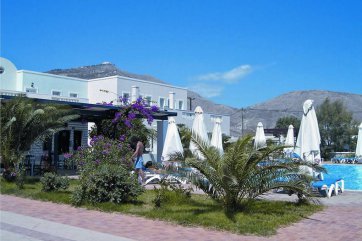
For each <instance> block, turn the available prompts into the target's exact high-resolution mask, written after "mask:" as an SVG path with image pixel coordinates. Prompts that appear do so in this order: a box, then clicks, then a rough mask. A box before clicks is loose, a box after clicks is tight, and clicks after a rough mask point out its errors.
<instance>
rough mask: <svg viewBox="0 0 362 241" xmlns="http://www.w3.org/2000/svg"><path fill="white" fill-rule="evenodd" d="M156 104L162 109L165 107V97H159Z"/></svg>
mask: <svg viewBox="0 0 362 241" xmlns="http://www.w3.org/2000/svg"><path fill="white" fill-rule="evenodd" d="M158 106H159V107H160V108H161V109H163V108H165V98H163V97H160V101H159V102H158Z"/></svg>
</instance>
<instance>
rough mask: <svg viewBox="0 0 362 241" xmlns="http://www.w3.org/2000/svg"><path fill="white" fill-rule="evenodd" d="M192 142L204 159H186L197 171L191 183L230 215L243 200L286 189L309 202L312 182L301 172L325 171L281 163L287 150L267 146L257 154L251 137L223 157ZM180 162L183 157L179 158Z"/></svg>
mask: <svg viewBox="0 0 362 241" xmlns="http://www.w3.org/2000/svg"><path fill="white" fill-rule="evenodd" d="M192 141H193V142H194V143H195V144H196V146H197V147H198V149H199V150H200V152H201V154H202V156H203V159H198V158H196V157H195V156H194V157H192V158H186V160H185V164H186V165H189V166H191V167H193V168H194V169H196V171H193V172H192V173H191V180H192V182H193V184H195V185H196V186H197V187H198V188H200V189H202V190H203V191H204V192H205V193H207V194H208V195H209V196H210V197H212V198H213V199H215V200H217V201H218V202H220V203H221V204H222V205H223V206H224V208H225V210H226V211H227V212H232V211H234V210H235V209H238V207H240V205H241V204H242V201H243V200H251V199H255V198H256V197H258V196H260V195H262V194H264V193H266V192H268V191H270V190H272V189H278V188H284V189H287V190H290V191H293V192H296V193H298V194H299V195H300V196H303V197H306V198H309V197H311V196H312V194H311V188H310V181H311V180H312V178H311V177H310V176H308V175H306V174H304V173H301V172H300V167H301V166H302V165H305V166H309V167H312V168H314V169H317V170H318V171H322V169H323V168H321V167H318V166H316V165H314V164H311V163H306V162H304V161H302V160H297V161H293V160H285V159H284V160H280V159H276V158H275V157H278V156H279V157H281V156H282V150H283V148H285V146H267V147H265V148H262V149H258V150H255V149H254V148H253V145H252V137H251V136H246V137H244V138H240V139H239V140H238V141H237V142H235V143H233V144H231V145H230V147H229V148H228V149H227V150H226V152H225V153H224V154H223V155H221V154H220V153H219V152H218V151H217V150H216V148H214V147H211V146H209V145H207V144H206V143H205V142H203V141H202V140H201V139H200V138H199V137H198V136H192ZM177 158H178V159H179V158H180V157H177Z"/></svg>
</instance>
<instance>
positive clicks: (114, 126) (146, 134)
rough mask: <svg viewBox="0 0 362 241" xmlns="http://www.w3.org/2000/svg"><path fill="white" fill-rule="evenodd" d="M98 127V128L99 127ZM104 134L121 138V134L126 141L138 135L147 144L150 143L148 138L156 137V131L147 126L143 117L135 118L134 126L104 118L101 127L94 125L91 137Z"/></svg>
mask: <svg viewBox="0 0 362 241" xmlns="http://www.w3.org/2000/svg"><path fill="white" fill-rule="evenodd" d="M97 128H98V129H97ZM96 135H103V136H105V137H107V138H109V139H119V138H120V137H121V136H122V138H123V139H124V140H125V141H128V140H130V139H131V137H132V136H138V137H139V138H140V139H141V140H143V143H144V145H145V146H147V145H149V143H148V142H147V141H148V140H152V139H154V138H155V132H154V131H153V130H152V129H150V128H147V126H146V125H145V124H144V123H143V120H142V119H134V120H133V121H132V128H130V127H127V126H124V125H123V124H122V122H117V123H113V121H112V120H102V121H101V123H100V126H99V127H93V130H92V131H91V137H93V136H96Z"/></svg>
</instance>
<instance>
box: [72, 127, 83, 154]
mask: <svg viewBox="0 0 362 241" xmlns="http://www.w3.org/2000/svg"><path fill="white" fill-rule="evenodd" d="M73 143H74V145H73V149H74V150H77V149H78V147H80V146H81V145H82V131H74V139H73Z"/></svg>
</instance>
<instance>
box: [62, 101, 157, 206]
mask: <svg viewBox="0 0 362 241" xmlns="http://www.w3.org/2000/svg"><path fill="white" fill-rule="evenodd" d="M122 102H123V104H124V106H122V107H121V108H120V110H119V111H118V112H117V113H116V114H115V116H114V119H113V120H104V121H102V123H101V125H100V126H98V127H97V128H99V129H97V130H96V132H94V131H93V132H92V133H91V136H92V140H91V142H90V145H91V146H90V147H85V148H83V147H80V148H79V150H77V151H76V152H75V153H74V154H70V153H67V154H66V155H64V156H65V158H67V161H71V162H74V163H76V165H77V167H78V170H79V171H80V186H79V187H77V188H76V190H75V191H74V193H73V196H72V202H73V204H76V205H79V204H81V203H82V202H83V201H90V202H107V201H110V202H115V203H120V202H127V201H131V200H134V199H135V198H136V197H137V196H138V195H139V194H141V192H142V190H143V188H142V187H141V186H139V184H138V183H137V178H136V176H135V175H133V174H131V172H130V171H131V170H132V169H133V163H132V161H131V155H132V153H133V150H132V148H131V147H130V145H129V144H128V143H129V139H130V137H131V136H132V135H135V134H136V135H137V134H140V135H139V136H140V137H141V138H142V137H143V139H147V138H145V137H146V136H147V135H148V133H149V130H148V129H147V128H146V127H145V125H144V124H143V123H142V120H141V119H140V118H145V119H147V122H148V123H149V124H151V123H152V121H153V117H152V112H154V111H158V108H157V107H155V106H153V107H149V106H147V103H146V102H145V101H144V100H143V99H142V98H139V99H137V101H136V102H134V103H131V104H129V103H128V100H127V99H122ZM104 104H107V105H111V104H112V103H104Z"/></svg>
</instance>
